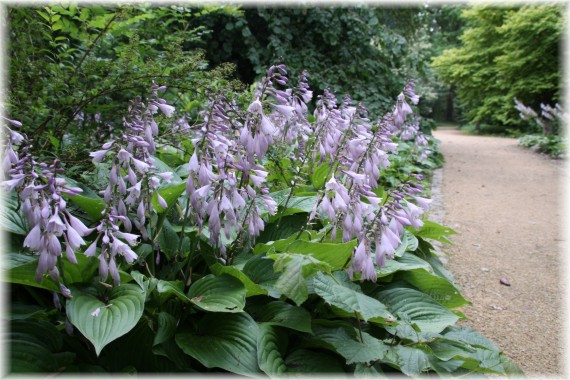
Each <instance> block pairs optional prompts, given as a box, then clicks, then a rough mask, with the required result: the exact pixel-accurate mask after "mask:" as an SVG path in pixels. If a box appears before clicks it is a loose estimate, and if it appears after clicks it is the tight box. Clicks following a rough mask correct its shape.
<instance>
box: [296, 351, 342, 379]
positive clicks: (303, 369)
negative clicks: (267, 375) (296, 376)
mask: <svg viewBox="0 0 570 380" xmlns="http://www.w3.org/2000/svg"><path fill="white" fill-rule="evenodd" d="M343 361H344V360H343V359H342V358H341V357H340V356H336V355H334V354H332V353H330V354H329V353H327V352H321V351H310V350H307V349H297V350H295V351H293V352H291V353H290V354H289V355H288V356H287V358H286V359H285V364H286V365H287V372H288V373H300V374H303V375H305V374H313V373H320V374H324V373H334V374H336V375H337V376H338V374H340V373H343V372H344V371H345V370H344V368H343V365H342V362H343Z"/></svg>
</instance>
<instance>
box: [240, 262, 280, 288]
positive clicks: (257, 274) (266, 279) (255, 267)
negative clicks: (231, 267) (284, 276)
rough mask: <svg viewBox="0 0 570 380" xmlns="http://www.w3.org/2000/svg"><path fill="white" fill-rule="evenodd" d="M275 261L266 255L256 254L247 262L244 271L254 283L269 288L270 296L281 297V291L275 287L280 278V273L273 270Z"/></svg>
mask: <svg viewBox="0 0 570 380" xmlns="http://www.w3.org/2000/svg"><path fill="white" fill-rule="evenodd" d="M274 263H275V262H274V261H273V260H271V259H269V258H267V257H265V256H254V257H252V258H251V259H249V260H248V261H247V262H246V263H245V265H244V267H243V273H244V274H245V275H246V276H247V277H248V278H249V279H250V280H251V281H252V282H253V283H254V284H257V285H259V286H260V287H261V288H262V289H265V290H267V293H268V295H269V296H271V297H273V298H279V297H280V296H281V292H280V291H278V290H277V289H275V283H276V282H277V280H278V279H279V273H275V272H274V271H273V264H274Z"/></svg>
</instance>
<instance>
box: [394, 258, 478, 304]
mask: <svg viewBox="0 0 570 380" xmlns="http://www.w3.org/2000/svg"><path fill="white" fill-rule="evenodd" d="M420 260H421V259H420ZM395 279H401V280H404V281H406V282H408V283H410V284H412V285H413V286H414V287H415V288H417V289H419V290H421V291H422V292H424V293H425V294H427V295H429V296H430V297H431V298H433V299H434V300H435V301H437V302H439V303H440V304H441V305H443V306H445V307H447V308H455V307H460V306H465V305H467V304H469V302H468V301H467V300H466V299H465V298H463V296H462V295H461V293H459V290H458V289H457V287H456V286H455V285H454V284H453V283H451V282H450V281H449V280H447V279H445V278H442V277H439V276H438V275H436V274H434V273H433V271H432V272H430V271H427V270H425V269H414V270H409V271H406V272H401V273H398V274H397V276H396V278H395Z"/></svg>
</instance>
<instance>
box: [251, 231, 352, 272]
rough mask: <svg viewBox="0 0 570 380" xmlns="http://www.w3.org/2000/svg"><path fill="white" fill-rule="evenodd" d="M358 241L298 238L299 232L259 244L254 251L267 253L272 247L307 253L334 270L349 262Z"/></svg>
mask: <svg viewBox="0 0 570 380" xmlns="http://www.w3.org/2000/svg"><path fill="white" fill-rule="evenodd" d="M356 243H357V242H356V240H352V241H349V242H346V243H326V242H324V243H320V242H311V241H307V240H304V239H297V234H296V233H295V234H293V235H291V236H290V237H288V238H287V239H283V240H278V241H274V242H269V243H267V244H257V245H256V246H255V249H254V253H256V254H259V253H265V252H268V251H269V250H270V249H271V250H275V252H286V253H300V254H306V255H310V256H312V257H314V258H315V259H317V260H319V261H322V262H324V263H327V264H328V265H330V267H331V269H332V270H340V269H343V268H344V267H345V266H346V264H347V263H348V261H349V259H350V257H351V255H352V251H353V250H354V248H355V247H356Z"/></svg>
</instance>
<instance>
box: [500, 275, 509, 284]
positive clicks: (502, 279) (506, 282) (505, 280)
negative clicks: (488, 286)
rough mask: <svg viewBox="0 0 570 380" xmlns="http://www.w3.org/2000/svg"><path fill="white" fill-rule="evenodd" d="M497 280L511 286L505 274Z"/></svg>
mask: <svg viewBox="0 0 570 380" xmlns="http://www.w3.org/2000/svg"><path fill="white" fill-rule="evenodd" d="M499 282H500V283H501V284H503V285H506V286H511V282H510V281H509V279H508V278H507V277H506V276H505V277H501V279H500V280H499Z"/></svg>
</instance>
